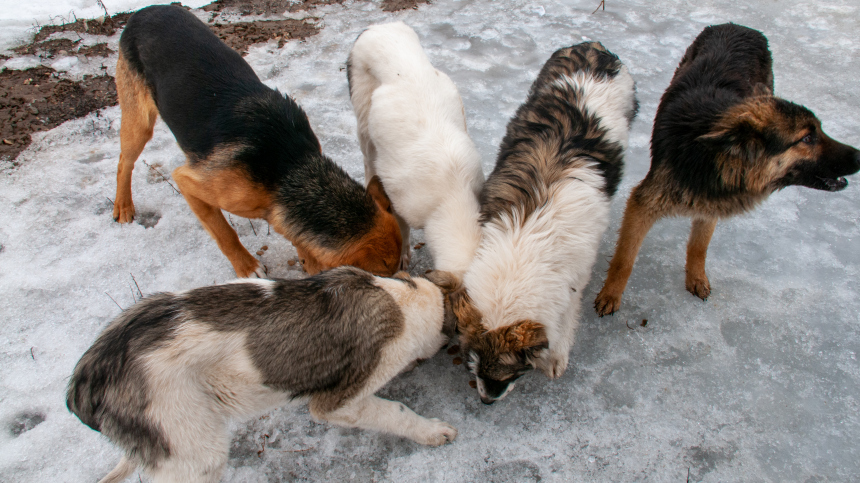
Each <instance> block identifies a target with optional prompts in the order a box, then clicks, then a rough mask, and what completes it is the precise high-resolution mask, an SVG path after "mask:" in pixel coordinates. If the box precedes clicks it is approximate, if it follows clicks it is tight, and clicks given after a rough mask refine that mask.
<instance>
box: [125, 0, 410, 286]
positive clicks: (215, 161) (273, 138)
mask: <svg viewBox="0 0 860 483" xmlns="http://www.w3.org/2000/svg"><path fill="white" fill-rule="evenodd" d="M116 84H117V93H118V96H119V104H120V107H121V109H122V126H121V128H120V146H121V154H120V160H119V168H118V172H117V193H116V202H115V204H114V210H113V217H114V219H115V220H117V221H119V222H120V223H129V222H131V221H132V219H133V218H134V204H133V203H132V199H131V173H132V169H134V162H135V161H136V160H137V158H138V156H139V155H140V153H141V151H143V147H144V145H146V143H147V142H148V141H149V140H150V139H151V138H152V129H153V126H154V125H155V120H156V117H157V116H158V115H161V117H162V118H163V119H164V122H165V123H167V126H168V127H169V128H170V130H171V131H172V132H173V135H174V136H175V137H176V141H177V142H178V143H179V146H180V147H181V148H182V150H183V151H184V152H185V155H186V157H187V164H186V165H184V166H181V167H179V168H177V169H176V170H175V171H174V172H173V178H174V180H175V181H176V183H177V185H178V186H179V189H180V190H181V192H182V195H183V196H184V197H185V199H186V201H188V205H189V206H190V207H191V209H192V210H193V211H194V214H196V215H197V217H198V218H199V219H200V222H201V223H202V224H203V227H204V228H205V229H206V231H208V232H209V234H210V235H212V238H214V239H215V241H216V242H217V243H218V247H219V248H220V249H221V251H222V252H223V253H224V255H226V256H227V258H228V259H229V260H230V262H231V263H232V264H233V268H234V269H235V270H236V274H237V275H238V276H240V277H247V276H250V275H253V274H256V275H257V276H260V277H262V276H264V274H265V272H264V268H263V266H262V265H261V264H260V262H259V261H258V260H257V259H256V258H254V257H253V256H252V255H251V254H250V253H248V250H246V249H245V247H244V246H242V244H241V242H240V241H239V237H238V236H237V235H236V232H235V230H233V228H232V227H231V226H230V225H229V224H228V223H227V220H225V219H224V215H223V214H222V213H221V210H222V209H223V210H226V211H229V212H230V213H234V214H236V215H238V216H243V217H246V218H263V219H265V220H267V221H268V222H269V224H270V225H271V226H272V227H273V228H274V229H275V231H277V232H278V233H280V234H281V235H283V236H284V237H286V238H287V239H289V240H290V241H291V242H292V243H293V245H294V246H295V247H296V251H297V252H298V254H299V257H300V258H301V259H303V260H304V268H305V270H307V272H308V273H311V274H313V273H316V272H319V271H320V270H325V269H327V268H331V267H336V266H339V265H355V266H357V267H361V268H364V269H366V270H369V271H371V272H373V273H377V274H382V275H391V274H392V273H394V272H395V271H396V270H397V268H398V266H399V263H400V250H401V236H400V229H399V227H398V225H397V221H396V220H395V219H394V216H393V215H392V214H391V213H390V202H389V200H388V197H387V196H386V195H385V192H384V190H383V188H382V184H381V182H380V181H379V179H373V180H371V182H370V183H369V184H368V187H367V190H366V191H365V190H364V189H363V188H362V187H361V186H360V185H359V184H358V183H357V182H356V181H355V180H353V179H352V178H350V177H349V175H347V174H346V173H345V172H344V171H343V170H342V169H341V168H339V167H338V166H337V165H336V164H335V163H334V162H332V161H331V160H330V159H328V158H326V157H325V156H324V155H323V154H322V153H321V152H320V150H321V148H320V143H319V141H318V140H317V137H316V136H315V135H314V133H313V131H312V130H311V127H310V124H309V122H308V119H307V116H306V115H305V113H304V112H303V111H302V109H301V108H300V107H299V106H298V105H297V104H296V103H295V102H294V101H293V100H292V99H290V98H289V97H285V96H283V95H281V94H280V93H279V92H278V91H276V90H273V89H270V88H269V87H266V86H265V85H263V83H262V82H260V80H259V78H257V75H256V74H255V73H254V71H253V70H252V69H251V67H250V66H249V65H248V64H247V63H246V62H245V61H244V60H243V59H242V57H241V56H240V55H239V54H238V53H236V52H235V51H234V50H232V49H230V48H229V47H228V46H227V45H226V44H224V43H223V42H222V41H221V40H220V39H218V37H217V36H215V34H213V33H212V32H211V31H210V30H209V28H208V27H207V26H206V25H205V24H203V22H201V21H200V20H198V19H197V18H196V17H195V16H194V15H192V14H191V13H189V12H187V11H185V10H184V9H182V8H180V7H175V6H163V5H162V6H152V7H147V8H144V9H142V10H140V11H139V12H137V13H135V14H134V15H132V16H131V18H130V19H129V21H128V25H127V26H126V29H125V31H124V32H123V34H122V37H121V38H120V54H119V62H118V63H117V69H116Z"/></svg>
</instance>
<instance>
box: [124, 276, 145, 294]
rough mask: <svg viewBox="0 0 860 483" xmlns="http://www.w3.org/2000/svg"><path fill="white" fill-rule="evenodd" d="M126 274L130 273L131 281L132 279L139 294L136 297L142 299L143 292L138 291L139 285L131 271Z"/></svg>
mask: <svg viewBox="0 0 860 483" xmlns="http://www.w3.org/2000/svg"><path fill="white" fill-rule="evenodd" d="M128 274H129V275H131V279H132V281H134V286H135V287H137V294H138V295H139V297H138V298H141V299H142V298H143V292H141V291H140V285H138V284H137V280H136V279H135V278H134V275H132V274H131V272H129V273H128Z"/></svg>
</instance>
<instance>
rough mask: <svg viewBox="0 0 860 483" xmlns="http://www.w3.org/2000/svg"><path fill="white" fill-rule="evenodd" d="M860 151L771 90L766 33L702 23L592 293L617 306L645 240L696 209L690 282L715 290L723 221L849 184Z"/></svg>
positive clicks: (605, 308) (697, 290) (598, 306)
mask: <svg viewBox="0 0 860 483" xmlns="http://www.w3.org/2000/svg"><path fill="white" fill-rule="evenodd" d="M858 170H860V153H858V151H857V150H856V149H854V148H853V147H851V146H846V145H844V144H841V143H839V142H836V141H834V140H833V139H831V138H829V137H828V136H827V135H826V134H824V132H823V131H822V130H821V122H820V121H819V120H818V119H817V118H816V117H815V115H814V114H813V113H812V112H810V111H809V110H808V109H806V108H805V107H803V106H799V105H797V104H793V103H791V102H788V101H786V100H784V99H780V98H778V97H775V96H774V95H773V72H772V69H771V55H770V50H768V45H767V39H766V38H765V37H764V35H762V34H761V32H758V31H756V30H752V29H749V28H746V27H742V26H740V25H734V24H724V25H716V26H711V27H707V28H705V30H704V31H702V33H701V34H699V36H698V37H697V38H696V40H695V41H694V42H693V44H692V45H691V46H690V47H689V48H688V49H687V52H686V53H685V54H684V58H683V59H681V64H680V65H679V66H678V69H677V70H676V71H675V76H674V77H673V78H672V83H671V84H670V85H669V88H668V89H666V92H665V93H664V94H663V98H662V99H661V100H660V107H659V108H658V109H657V116H656V118H655V119H654V132H653V135H652V137H651V170H650V171H649V172H648V175H647V176H646V177H645V179H644V180H642V182H641V183H639V186H637V187H636V188H634V189H633V191H632V192H631V193H630V199H629V200H628V201H627V209H626V211H625V212H624V221H623V222H622V223H621V231H620V233H619V236H618V246H617V248H616V250H615V256H614V257H612V262H611V263H610V265H609V274H608V276H607V279H606V283H605V284H604V285H603V289H602V290H601V291H600V294H599V295H598V296H597V299H596V300H595V301H594V308H595V310H597V313H598V314H599V315H601V316H603V315H607V314H611V313H613V312H615V311H616V310H618V308H619V306H620V304H621V294H622V293H623V292H624V287H625V286H626V285H627V279H628V278H629V277H630V272H631V271H632V270H633V262H634V261H635V259H636V254H637V253H638V252H639V247H640V246H641V245H642V240H643V239H644V238H645V235H646V234H647V233H648V230H650V229H651V227H652V226H653V225H654V222H656V221H657V220H659V219H660V218H663V217H665V216H678V215H682V216H689V217H692V218H693V228H692V232H691V234H690V241H689V243H688V245H687V267H686V285H687V290H688V291H690V292H691V293H692V294H694V295H696V296H697V297H699V298H701V299H702V300H705V299H707V297H708V295H709V294H710V293H711V287H710V284H709V282H708V277H707V275H705V255H706V254H707V251H708V243H709V242H710V241H711V235H712V234H713V233H714V227H715V226H716V224H717V220H718V219H720V218H727V217H729V216H732V215H736V214H739V213H743V212H746V211H749V210H751V209H752V208H753V207H755V206H756V205H757V204H758V203H760V202H761V201H763V200H764V199H765V198H767V197H768V195H770V194H771V193H773V192H774V191H776V190H779V189H782V188H785V187H786V186H791V185H800V186H806V187H809V188H814V189H819V190H824V191H840V190H842V189H844V188H845V187H846V186H848V181H846V180H845V178H843V176H846V175H849V174H854V173H856V172H857V171H858Z"/></svg>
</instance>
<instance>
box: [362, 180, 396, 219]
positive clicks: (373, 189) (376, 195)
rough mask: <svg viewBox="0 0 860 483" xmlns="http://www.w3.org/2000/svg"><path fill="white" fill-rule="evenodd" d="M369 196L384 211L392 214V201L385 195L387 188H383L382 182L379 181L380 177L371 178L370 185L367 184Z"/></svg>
mask: <svg viewBox="0 0 860 483" xmlns="http://www.w3.org/2000/svg"><path fill="white" fill-rule="evenodd" d="M367 194H369V195H370V197H371V198H373V201H375V202H376V204H377V205H379V207H380V208H381V209H382V210H383V211H387V212H389V213H391V200H390V199H388V195H387V194H385V188H384V187H383V186H382V180H381V179H379V176H374V177H373V178H370V183H368V184H367Z"/></svg>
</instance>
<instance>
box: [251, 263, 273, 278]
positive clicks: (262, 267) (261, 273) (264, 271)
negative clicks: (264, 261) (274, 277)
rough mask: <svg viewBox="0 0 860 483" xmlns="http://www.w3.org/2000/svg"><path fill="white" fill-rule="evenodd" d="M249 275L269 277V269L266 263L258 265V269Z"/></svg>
mask: <svg viewBox="0 0 860 483" xmlns="http://www.w3.org/2000/svg"><path fill="white" fill-rule="evenodd" d="M249 276H250V277H257V278H268V277H269V270H268V269H267V268H266V266H265V265H260V266H259V267H257V269H256V270H254V273H252V274H251V275H249Z"/></svg>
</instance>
